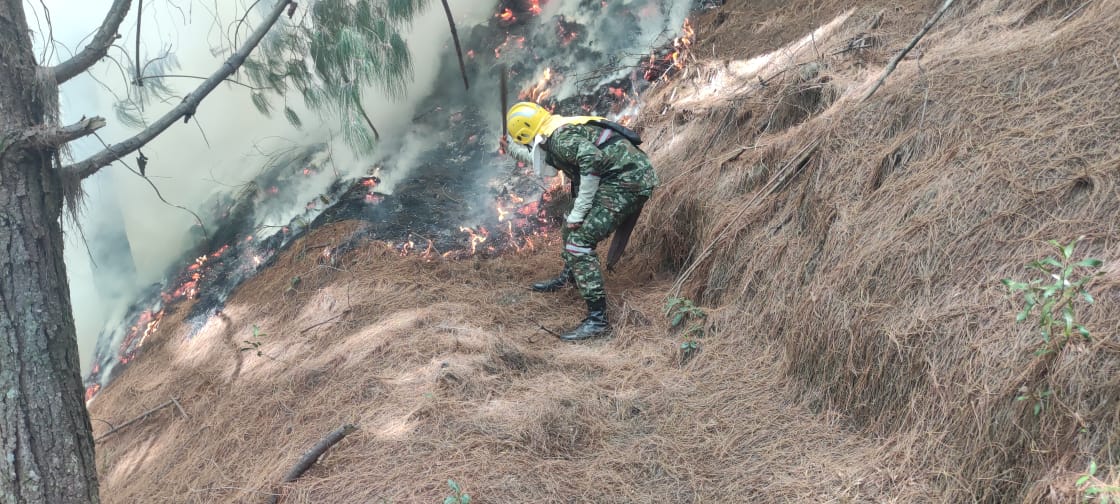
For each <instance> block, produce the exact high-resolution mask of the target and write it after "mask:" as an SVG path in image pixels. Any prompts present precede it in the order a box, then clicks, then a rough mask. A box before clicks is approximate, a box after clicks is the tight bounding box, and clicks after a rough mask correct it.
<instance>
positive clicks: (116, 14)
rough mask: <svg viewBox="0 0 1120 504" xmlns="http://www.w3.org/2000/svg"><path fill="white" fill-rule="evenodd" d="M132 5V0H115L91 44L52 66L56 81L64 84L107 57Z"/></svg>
mask: <svg viewBox="0 0 1120 504" xmlns="http://www.w3.org/2000/svg"><path fill="white" fill-rule="evenodd" d="M131 6H132V0H113V6H112V7H109V14H108V15H106V16H105V20H104V21H102V22H101V27H100V28H98V29H97V35H94V36H93V40H92V41H90V43H89V45H87V46H85V47H84V48H83V49H82V50H81V51H79V52H78V54H75V55H74V56H72V57H71V58H70V59H68V60H66V61H63V62H62V63H59V64H57V65H55V66H53V67H51V68H50V72H51V73H52V74H53V75H54V79H55V82H57V83H59V84H62V83H63V82H66V81H68V80H70V79H72V78H74V76H76V75H78V74H80V73H82V72H84V71H86V70H88V69H89V67H91V66H93V64H94V63H97V62H98V61H99V60H101V58H103V57H105V54H106V53H108V52H109V46H110V45H112V44H113V41H114V40H116V39H117V38H118V37H119V36H120V35H118V34H117V29H118V28H120V26H121V22H123V21H124V18H125V16H126V15H128V9H129V7H131Z"/></svg>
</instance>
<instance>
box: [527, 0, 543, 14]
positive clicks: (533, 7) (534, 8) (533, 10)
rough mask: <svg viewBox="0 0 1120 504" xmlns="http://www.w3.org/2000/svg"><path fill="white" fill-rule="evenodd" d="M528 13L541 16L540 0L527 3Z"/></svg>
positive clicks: (531, 0)
mask: <svg viewBox="0 0 1120 504" xmlns="http://www.w3.org/2000/svg"><path fill="white" fill-rule="evenodd" d="M529 13H530V14H532V15H534V16H539V15H541V1H540V0H530V2H529Z"/></svg>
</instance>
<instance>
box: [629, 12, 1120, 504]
mask: <svg viewBox="0 0 1120 504" xmlns="http://www.w3.org/2000/svg"><path fill="white" fill-rule="evenodd" d="M1118 6H1120V5H1118V4H1117V3H1116V2H1092V3H1076V2H1017V1H973V2H964V3H958V5H957V6H955V7H954V8H953V9H952V10H951V11H950V12H949V14H948V15H947V16H946V17H945V19H943V20H942V21H941V24H940V25H939V26H938V28H936V29H934V30H933V31H932V32H931V33H930V34H929V35H928V36H927V37H925V38H924V39H923V40H922V41H921V43H920V44H919V45H918V47H917V48H916V49H915V51H914V52H913V53H912V55H911V57H909V58H908V59H907V60H906V61H904V62H903V63H902V64H901V65H900V66H899V68H898V70H897V71H896V72H895V73H894V74H893V75H892V76H891V77H890V80H889V81H888V82H887V84H886V85H885V86H884V87H883V88H881V89H880V90H879V91H878V93H877V94H876V95H875V96H874V97H872V98H871V99H870V100H867V101H865V102H861V101H860V96H862V95H863V94H864V93H865V92H866V91H867V90H868V89H869V87H870V85H871V83H872V82H873V81H874V80H875V79H876V78H877V76H878V74H879V73H880V72H881V71H882V67H883V63H884V62H885V61H886V60H887V59H888V57H889V56H890V55H891V54H892V53H893V52H894V51H895V50H897V48H899V47H901V46H903V45H904V44H905V41H906V40H908V39H909V38H910V37H909V35H906V34H908V33H915V32H916V31H917V24H918V23H919V21H918V20H919V19H921V16H916V15H912V14H911V13H910V12H908V10H907V8H906V7H902V8H901V9H898V10H893V9H886V10H881V11H880V10H876V9H873V8H871V9H869V8H859V9H855V10H853V11H850V12H851V15H850V16H848V17H846V18H844V17H842V18H841V19H843V21H842V22H840V24H839V25H838V26H836V27H835V28H832V27H829V29H826V30H823V31H820V32H817V34H816V35H815V37H813V39H812V40H811V41H810V42H808V43H806V44H803V45H802V47H801V48H800V50H798V49H795V48H788V47H787V49H784V50H779V51H777V52H775V53H773V54H772V55H771V56H768V57H765V58H763V59H761V60H756V61H753V62H739V61H727V60H725V61H707V62H703V63H702V64H700V65H698V66H697V67H695V68H694V72H693V73H691V74H690V77H689V78H688V79H687V80H686V82H681V83H680V84H679V85H678V86H677V87H676V88H675V89H673V90H668V89H666V90H662V91H661V92H660V93H659V96H658V97H647V100H649V101H651V102H653V103H654V104H655V105H654V107H655V108H656V107H658V106H659V105H657V104H658V102H659V101H660V102H663V103H664V104H665V105H660V106H661V107H662V109H663V110H665V111H666V112H665V114H663V116H659V117H647V120H648V122H647V136H659V137H662V138H671V139H672V141H670V142H667V143H665V144H664V146H663V147H662V148H659V149H656V150H655V151H654V152H655V153H656V154H657V155H659V159H660V160H661V162H662V167H663V169H664V173H665V179H667V180H669V183H668V184H667V185H666V187H665V188H663V190H662V191H661V193H660V194H658V195H657V197H656V199H655V200H654V201H653V206H652V208H653V209H654V212H651V214H650V215H648V217H649V218H648V220H646V221H645V223H646V224H648V226H647V227H646V228H645V230H644V233H642V235H641V239H639V243H641V244H642V245H643V246H644V251H645V252H646V253H647V254H648V257H649V260H650V262H649V263H648V264H649V265H650V266H660V267H663V268H664V269H666V270H669V271H679V272H681V278H680V279H679V282H678V286H679V287H681V288H682V292H683V293H684V294H685V295H688V296H692V297H694V298H698V299H702V300H704V302H705V303H707V304H711V305H715V306H721V307H724V309H723V310H721V312H720V315H721V316H720V317H719V318H718V319H717V320H716V321H713V324H716V325H717V326H718V327H725V328H732V327H750V328H757V329H755V330H753V331H751V333H749V334H734V333H735V332H736V331H735V330H727V331H725V332H724V333H723V334H721V338H723V337H726V338H730V339H734V340H735V341H736V342H737V344H739V345H742V346H744V347H759V346H761V347H764V348H774V349H781V364H780V365H781V366H783V368H784V373H785V376H786V377H788V378H789V379H790V380H791V381H792V382H793V383H795V384H796V388H797V389H798V396H799V397H801V398H802V399H804V400H806V401H808V402H809V404H810V405H812V406H813V408H814V409H818V408H820V409H823V410H836V411H839V412H841V413H842V414H843V415H844V416H845V418H846V419H847V421H848V422H850V425H853V426H856V427H858V428H860V429H861V431H862V432H866V433H870V434H872V435H875V436H877V437H880V438H883V439H889V440H891V442H892V443H893V444H898V445H900V446H905V449H902V450H900V452H899V457H900V459H899V463H900V466H901V467H906V468H909V470H911V471H912V472H913V473H914V474H916V475H919V476H917V477H919V478H929V479H930V480H931V481H932V482H933V485H934V489H935V490H936V491H937V492H938V493H939V494H941V495H942V496H943V498H944V499H946V500H949V501H954V502H964V501H984V502H1020V501H1029V502H1039V501H1049V500H1051V499H1058V500H1065V499H1068V500H1071V501H1072V500H1074V499H1076V498H1077V495H1078V494H1079V493H1081V492H1082V491H1083V490H1084V486H1083V487H1082V488H1081V489H1075V488H1074V486H1075V485H1074V483H1075V480H1076V479H1077V478H1078V475H1079V474H1080V473H1084V472H1086V468H1087V467H1089V465H1090V463H1091V461H1093V460H1096V461H1098V462H1101V463H1102V464H1106V465H1107V464H1108V463H1109V461H1112V462H1113V463H1114V461H1116V460H1118V459H1120V418H1118V415H1117V412H1118V411H1120V406H1118V404H1117V400H1118V399H1120V396H1118V391H1120V381H1118V380H1120V378H1118V376H1120V375H1118V374H1117V370H1118V369H1120V342H1118V339H1117V334H1116V328H1117V327H1118V326H1120V320H1118V319H1117V313H1118V312H1117V310H1116V308H1117V303H1118V301H1120V295H1118V294H1120V291H1118V290H1117V285H1118V270H1117V268H1116V262H1115V261H1116V259H1117V257H1118V254H1120V248H1118V243H1117V236H1118V231H1120V229H1118V227H1117V226H1118V224H1117V222H1118V219H1117V216H1118V213H1120V199H1118V197H1117V196H1118V192H1117V184H1116V182H1117V171H1116V166H1117V165H1118V162H1120V148H1118V146H1117V142H1116V139H1117V137H1118V135H1120V104H1118V103H1117V101H1116V99H1115V97H1116V96H1117V92H1118V84H1117V83H1118V77H1120V63H1118V60H1117V58H1118V51H1120V39H1118V38H1117V37H1116V35H1115V34H1116V29H1117V27H1118V26H1120V17H1118V14H1117V7H1118ZM932 7H933V6H932V4H927V5H926V6H925V9H924V10H925V11H926V12H929V10H930V9H931V8H932ZM841 9H842V8H841V7H839V6H837V8H836V9H834V10H832V11H829V9H823V8H822V9H819V11H820V14H821V15H817V16H816V18H815V21H814V22H811V23H807V24H808V25H810V26H818V25H826V23H828V22H829V21H828V20H829V19H832V16H834V15H836V13H839V12H842V11H841ZM723 15H724V14H723V13H720V14H718V15H715V16H710V17H709V18H708V19H707V20H706V22H702V23H699V26H700V27H701V29H700V31H701V33H707V34H708V35H707V37H708V38H707V39H705V40H702V41H701V47H700V49H698V51H697V52H698V53H699V54H704V51H705V48H704V46H705V45H708V44H711V45H715V46H718V42H719V40H720V35H721V33H724V32H726V31H729V30H740V29H741V27H740V26H733V25H732V21H731V19H734V18H730V17H729V18H726V22H727V24H728V26H727V27H723V26H719V23H720V22H721V17H722V16H723ZM764 24H765V23H764ZM826 26H827V25H826ZM900 26H901V27H904V29H901V30H900V29H899V27H900ZM705 28H707V30H705ZM786 40H789V39H788V38H787V39H786ZM888 49H889V50H888ZM728 57H730V55H729V56H728ZM919 58H920V59H919ZM915 60H917V61H915ZM720 82H737V83H744V82H745V84H736V86H737V87H732V88H731V89H732V91H731V92H730V93H728V92H727V90H728V87H729V86H726V85H724V86H723V87H722V89H720V92H718V93H716V92H713V84H711V83H720ZM763 84H765V85H763ZM659 110H660V109H659ZM686 145H692V146H700V148H699V149H698V150H696V151H691V150H689V149H688V148H684V147H682V146H686ZM698 182H699V183H698ZM1077 237H1084V241H1083V242H1082V243H1081V244H1080V245H1079V247H1078V249H1077V252H1076V255H1075V258H1076V259H1077V260H1080V259H1082V258H1084V257H1097V258H1101V259H1104V262H1105V264H1104V267H1103V268H1102V271H1103V272H1104V273H1105V274H1104V276H1102V277H1099V278H1097V279H1096V280H1095V282H1094V283H1093V284H1091V287H1090V291H1091V293H1092V295H1093V296H1095V297H1096V300H1097V301H1098V303H1097V304H1096V305H1095V306H1091V307H1090V306H1088V304H1087V303H1085V304H1082V308H1081V311H1080V315H1079V321H1080V322H1081V323H1084V324H1085V325H1086V326H1088V327H1090V328H1091V330H1092V331H1094V332H1095V336H1094V338H1093V339H1092V340H1090V341H1075V342H1073V343H1071V344H1070V345H1067V346H1066V347H1064V348H1063V349H1061V350H1060V351H1052V352H1050V353H1049V354H1046V355H1042V356H1036V355H1035V351H1036V350H1037V349H1039V348H1040V346H1041V345H1042V341H1041V338H1040V336H1039V335H1038V331H1037V328H1036V327H1035V328H1032V327H1031V325H1030V324H1021V325H1016V324H1015V313H1016V311H1018V310H1019V308H1020V307H1021V306H1020V305H1018V304H1016V303H1015V302H1012V301H1010V300H1008V296H1007V293H1006V290H1005V289H1004V288H1003V286H1002V285H1001V282H1000V280H1001V279H1002V278H1006V277H1012V278H1015V279H1017V280H1019V281H1026V280H1028V279H1030V278H1035V277H1038V275H1037V273H1031V272H1030V271H1029V270H1027V269H1026V268H1025V267H1024V266H1025V265H1026V264H1027V263H1029V262H1031V261H1033V260H1037V259H1042V258H1044V257H1046V256H1047V255H1054V250H1053V249H1052V248H1051V247H1050V246H1049V245H1047V244H1046V240H1049V239H1055V240H1059V241H1061V242H1062V243H1067V242H1069V241H1072V240H1074V239H1076V238H1077ZM1083 273H1085V274H1088V273H1091V272H1090V271H1084V272H1083ZM1079 274H1080V273H1079ZM760 333H761V334H765V336H763V337H759V335H760ZM1019 397H1023V398H1024V399H1022V400H1020V399H1018V398H1019ZM1036 405H1037V407H1038V409H1040V410H1041V411H1040V412H1039V414H1035V411H1034V410H1035V408H1036ZM1101 474H1102V475H1105V476H1102V477H1104V478H1105V479H1109V478H1111V479H1113V480H1114V481H1115V479H1116V478H1117V477H1118V475H1117V472H1116V470H1115V469H1114V468H1109V469H1107V470H1104V471H1102V472H1101ZM922 475H924V476H922Z"/></svg>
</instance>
